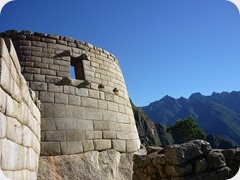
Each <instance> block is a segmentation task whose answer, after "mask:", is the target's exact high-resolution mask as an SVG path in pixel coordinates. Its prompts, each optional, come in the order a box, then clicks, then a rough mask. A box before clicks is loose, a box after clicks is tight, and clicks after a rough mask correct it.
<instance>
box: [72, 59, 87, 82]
mask: <svg viewBox="0 0 240 180" xmlns="http://www.w3.org/2000/svg"><path fill="white" fill-rule="evenodd" d="M70 76H71V78H74V79H79V80H85V73H84V69H83V60H81V59H79V58H71V66H70Z"/></svg>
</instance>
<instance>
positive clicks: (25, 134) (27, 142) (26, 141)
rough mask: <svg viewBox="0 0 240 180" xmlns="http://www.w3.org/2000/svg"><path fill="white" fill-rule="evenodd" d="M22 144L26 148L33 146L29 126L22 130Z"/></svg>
mask: <svg viewBox="0 0 240 180" xmlns="http://www.w3.org/2000/svg"><path fill="white" fill-rule="evenodd" d="M22 144H23V146H25V147H31V146H32V132H31V130H30V129H29V128H28V127H27V126H23V128H22Z"/></svg>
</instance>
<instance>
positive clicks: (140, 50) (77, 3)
mask: <svg viewBox="0 0 240 180" xmlns="http://www.w3.org/2000/svg"><path fill="white" fill-rule="evenodd" d="M8 29H17V30H20V31H21V30H31V31H33V32H45V33H48V34H59V35H63V36H70V37H73V38H76V39H79V40H83V41H86V42H89V43H91V44H94V45H95V46H98V47H101V48H103V49H106V50H108V51H109V52H111V53H113V54H115V56H116V57H117V59H118V60H119V62H120V66H121V68H122V71H123V74H124V78H125V82H126V85H127V89H128V93H129V96H130V98H131V99H132V100H133V102H134V103H135V104H136V105H137V106H144V105H148V104H149V103H150V102H152V101H155V100H158V99H161V98H162V97H163V96H165V95H169V96H172V97H175V98H179V97H181V96H183V97H186V98H187V97H189V96H190V95H191V93H194V92H200V93H202V94H204V95H210V94H211V93H212V92H213V91H215V92H222V91H233V90H236V91H239V90H240V15H239V12H238V9H237V8H236V7H235V6H234V5H233V4H232V3H230V2H227V1H226V0H148V1H147V0H68V1H66V0H15V1H13V2H10V3H8V4H7V5H6V6H5V7H4V8H3V10H2V13H1V15H0V32H2V31H5V30H8Z"/></svg>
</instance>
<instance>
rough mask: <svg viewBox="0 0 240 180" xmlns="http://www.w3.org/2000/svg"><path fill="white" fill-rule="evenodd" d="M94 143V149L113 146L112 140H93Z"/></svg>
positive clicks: (104, 148) (100, 149)
mask: <svg viewBox="0 0 240 180" xmlns="http://www.w3.org/2000/svg"><path fill="white" fill-rule="evenodd" d="M93 143H94V149H95V150H98V151H102V150H106V149H111V148H112V142H111V140H105V139H101V140H93Z"/></svg>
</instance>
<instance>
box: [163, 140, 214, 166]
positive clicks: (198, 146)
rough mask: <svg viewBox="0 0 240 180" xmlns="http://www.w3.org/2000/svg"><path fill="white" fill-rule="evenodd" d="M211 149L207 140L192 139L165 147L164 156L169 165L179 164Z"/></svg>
mask: <svg viewBox="0 0 240 180" xmlns="http://www.w3.org/2000/svg"><path fill="white" fill-rule="evenodd" d="M211 149H212V148H211V145H210V144H209V143H208V142H206V141H203V140H193V141H189V142H187V143H183V144H177V145H172V146H168V147H166V149H165V158H166V160H167V162H168V163H169V164H171V165H181V164H184V163H186V162H187V161H189V160H191V159H193V158H196V157H199V156H201V155H204V154H207V153H209V152H210V151H211Z"/></svg>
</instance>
